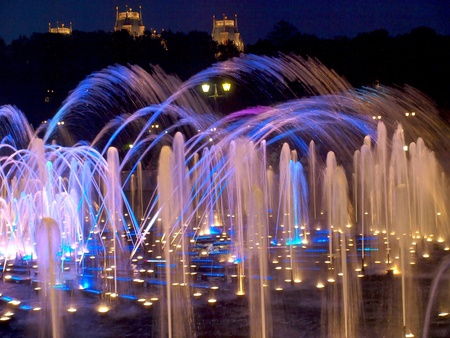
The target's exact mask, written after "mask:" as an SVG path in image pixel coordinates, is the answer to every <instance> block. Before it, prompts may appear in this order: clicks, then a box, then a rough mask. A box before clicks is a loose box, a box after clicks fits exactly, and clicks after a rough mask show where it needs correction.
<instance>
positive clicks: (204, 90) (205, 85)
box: [202, 83, 211, 93]
mask: <svg viewBox="0 0 450 338" xmlns="http://www.w3.org/2000/svg"><path fill="white" fill-rule="evenodd" d="M209 88H211V86H210V85H209V84H207V83H204V84H202V91H203V93H208V92H209Z"/></svg>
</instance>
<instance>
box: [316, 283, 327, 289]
mask: <svg viewBox="0 0 450 338" xmlns="http://www.w3.org/2000/svg"><path fill="white" fill-rule="evenodd" d="M324 287H325V285H323V283H321V282H319V283H317V285H316V288H318V289H323V288H324Z"/></svg>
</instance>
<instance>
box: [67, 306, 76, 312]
mask: <svg viewBox="0 0 450 338" xmlns="http://www.w3.org/2000/svg"><path fill="white" fill-rule="evenodd" d="M67 312H70V313H74V312H77V309H76V308H74V307H73V306H71V307H69V308H68V309H67Z"/></svg>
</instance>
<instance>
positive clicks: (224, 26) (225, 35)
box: [212, 14, 244, 52]
mask: <svg viewBox="0 0 450 338" xmlns="http://www.w3.org/2000/svg"><path fill="white" fill-rule="evenodd" d="M212 38H213V40H214V41H216V42H217V43H218V44H225V43H226V42H227V41H228V40H231V41H233V43H234V44H235V45H236V47H237V49H238V50H239V51H240V52H243V51H244V41H243V40H242V37H241V34H240V33H239V31H238V24H237V14H236V15H235V16H234V20H229V19H228V17H227V16H226V15H225V14H224V15H223V20H216V17H215V16H213V31H212Z"/></svg>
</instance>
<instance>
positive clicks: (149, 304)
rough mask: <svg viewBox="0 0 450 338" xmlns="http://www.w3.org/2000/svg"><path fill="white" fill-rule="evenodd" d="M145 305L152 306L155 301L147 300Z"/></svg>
mask: <svg viewBox="0 0 450 338" xmlns="http://www.w3.org/2000/svg"><path fill="white" fill-rule="evenodd" d="M143 305H144V306H151V305H153V303H152V302H149V301H146V302H144V304H143Z"/></svg>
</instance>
